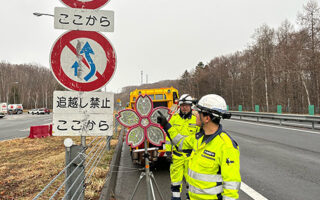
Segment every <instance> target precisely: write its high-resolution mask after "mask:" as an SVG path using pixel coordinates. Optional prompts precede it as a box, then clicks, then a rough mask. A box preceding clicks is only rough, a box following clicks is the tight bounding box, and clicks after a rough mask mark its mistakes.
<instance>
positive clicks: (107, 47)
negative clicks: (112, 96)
mask: <svg viewBox="0 0 320 200" xmlns="http://www.w3.org/2000/svg"><path fill="white" fill-rule="evenodd" d="M76 38H89V39H92V40H94V41H95V42H97V43H98V44H100V46H101V47H102V48H103V50H104V51H105V55H106V58H107V65H106V68H105V70H104V72H103V73H102V74H101V78H98V79H97V80H95V81H92V82H90V83H80V82H76V81H74V80H72V79H71V78H70V77H68V76H67V75H66V74H65V73H64V71H63V70H62V68H61V60H60V58H61V53H62V50H63V49H64V48H65V47H66V45H67V44H68V43H70V41H72V40H74V39H76ZM50 64H51V69H52V72H53V74H54V76H55V78H56V79H57V80H58V81H59V82H60V84H61V85H63V86H64V87H66V88H67V89H71V90H76V91H95V90H98V89H100V88H101V87H103V86H104V85H105V84H106V83H108V81H109V80H110V79H111V78H112V75H113V74H114V71H115V68H116V54H115V52H114V49H113V47H112V45H111V43H110V42H109V41H108V40H107V38H105V37H104V36H103V35H101V34H99V33H97V32H93V31H69V32H66V33H65V34H63V35H62V36H60V38H58V40H57V41H56V42H55V44H54V45H53V47H52V50H51V55H50Z"/></svg>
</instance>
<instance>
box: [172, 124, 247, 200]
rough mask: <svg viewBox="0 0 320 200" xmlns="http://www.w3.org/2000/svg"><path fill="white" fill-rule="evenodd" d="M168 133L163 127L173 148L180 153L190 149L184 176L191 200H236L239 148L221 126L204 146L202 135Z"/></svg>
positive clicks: (201, 133)
mask: <svg viewBox="0 0 320 200" xmlns="http://www.w3.org/2000/svg"><path fill="white" fill-rule="evenodd" d="M170 129H171V128H170V127H169V126H167V127H166V130H167V131H168V132H169V133H170V136H171V137H172V138H173V141H174V142H175V144H176V145H179V146H180V147H181V148H182V149H183V148H186V149H187V148H192V153H191V156H190V157H189V166H188V174H187V175H186V180H187V182H188V183H189V195H190V198H191V200H200V199H228V200H229V199H230V200H233V199H238V198H239V194H238V193H239V189H240V183H241V176H240V151H239V146H238V144H237V143H236V142H235V141H234V140H233V139H232V138H231V137H230V136H229V135H228V134H227V133H226V132H224V131H223V130H222V126H221V125H220V126H219V129H218V131H217V132H216V133H214V134H213V135H211V136H210V137H208V138H207V139H206V141H204V142H202V140H203V136H204V132H203V131H200V132H198V133H197V134H196V135H194V136H189V137H187V138H184V137H180V136H179V134H171V133H172V132H171V131H170Z"/></svg>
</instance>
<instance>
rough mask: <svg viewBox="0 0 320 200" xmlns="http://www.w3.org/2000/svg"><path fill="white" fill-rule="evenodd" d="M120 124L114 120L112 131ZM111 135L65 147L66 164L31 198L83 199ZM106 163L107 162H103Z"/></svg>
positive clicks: (83, 139)
mask: <svg viewBox="0 0 320 200" xmlns="http://www.w3.org/2000/svg"><path fill="white" fill-rule="evenodd" d="M119 126H120V125H119V124H118V122H117V121H116V120H115V126H114V132H117V130H118V127H119ZM111 139H112V136H107V137H93V139H92V140H91V141H90V142H89V143H88V144H85V143H86V138H85V137H82V138H81V141H82V142H81V145H74V144H73V145H71V146H67V147H66V161H65V162H66V166H65V168H64V169H62V170H61V171H60V172H59V173H58V174H57V175H56V176H55V177H54V178H53V179H52V180H50V181H49V183H48V184H47V185H46V186H45V187H44V188H43V189H42V190H41V191H40V192H39V193H38V194H37V195H36V196H35V197H34V198H33V199H34V200H36V199H49V200H51V199H66V200H71V199H72V200H73V199H85V191H86V188H87V187H88V186H90V185H91V184H92V183H93V182H92V180H93V179H92V177H93V174H94V173H95V172H96V169H97V166H98V165H99V164H100V162H101V160H102V158H103V156H106V153H107V152H108V151H110V141H111ZM105 165H107V163H105Z"/></svg>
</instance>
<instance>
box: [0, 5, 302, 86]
mask: <svg viewBox="0 0 320 200" xmlns="http://www.w3.org/2000/svg"><path fill="white" fill-rule="evenodd" d="M306 3H307V0H157V1H156V0H111V1H110V2H109V3H107V4H106V5H105V6H103V7H102V8H101V9H103V10H113V11H114V12H115V31H114V32H113V33H103V34H104V35H105V37H107V38H108V40H109V41H110V42H111V43H112V45H113V47H114V48H115V52H116V55H117V69H116V71H115V73H114V75H113V78H112V79H111V81H110V82H109V83H108V84H107V91H114V92H119V91H120V89H121V88H122V87H124V86H128V85H139V84H140V82H141V78H140V77H141V75H140V71H141V70H143V72H144V78H143V79H144V82H145V79H146V74H148V82H149V83H151V82H156V81H159V80H166V79H177V78H179V77H180V76H181V75H182V73H183V72H184V71H185V70H191V69H192V68H194V67H195V66H196V65H197V63H198V62H200V61H202V62H203V63H208V62H209V61H210V60H211V59H213V58H214V57H216V56H221V55H226V54H229V53H233V52H235V51H237V50H243V49H245V48H246V46H247V45H248V44H249V43H250V41H251V40H252V39H251V37H252V34H253V33H254V31H255V29H256V28H258V27H259V26H261V25H262V24H264V23H266V24H267V25H269V26H270V27H273V28H277V27H279V26H280V24H281V23H282V22H283V21H284V20H285V19H288V20H289V21H290V22H291V23H293V24H294V25H296V18H297V13H298V12H301V11H302V6H303V5H304V4H306ZM54 7H66V6H65V5H64V4H62V3H61V2H60V1H59V0H9V1H6V2H5V3H4V2H3V4H2V6H1V7H0V19H1V21H0V24H1V32H0V35H1V37H0V60H2V61H3V60H5V61H8V62H10V63H12V64H21V63H37V64H40V65H42V66H44V67H47V68H50V65H49V54H50V50H51V48H52V45H53V43H54V42H55V41H56V39H57V38H58V37H59V36H60V35H62V34H63V33H64V32H66V30H58V29H54V26H53V22H54V20H53V17H49V16H42V17H36V16H34V15H32V13H33V12H41V13H50V14H53V12H54Z"/></svg>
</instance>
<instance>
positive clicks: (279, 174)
mask: <svg viewBox="0 0 320 200" xmlns="http://www.w3.org/2000/svg"><path fill="white" fill-rule="evenodd" d="M223 127H224V129H225V130H226V131H227V132H228V133H229V134H230V135H231V136H232V137H233V138H234V139H235V140H236V141H237V142H238V144H239V146H240V152H241V156H240V162H241V176H242V182H243V183H242V185H241V191H240V199H241V200H246V199H256V200H266V199H270V200H271V199H276V200H278V199H279V200H280V199H281V200H301V199H304V200H309V199H310V200H314V199H319V196H320V145H319V144H320V131H319V130H316V131H314V130H310V129H298V128H290V127H283V126H277V125H270V124H257V123H254V122H248V121H237V120H224V121H223ZM139 168H142V167H141V166H140V167H139V166H138V167H137V166H133V165H132V162H131V158H130V155H129V150H128V147H127V145H126V144H124V146H123V151H122V154H121V161H120V168H119V172H118V177H117V184H116V192H115V197H116V199H117V200H125V199H126V200H127V199H129V198H130V196H131V195H132V193H133V190H134V187H135V185H136V183H137V181H138V180H139V176H140V173H141V171H143V170H139ZM152 171H153V173H154V176H155V179H156V181H157V183H158V185H159V187H160V189H161V191H162V194H163V196H164V199H166V200H167V199H170V178H169V165H168V164H167V163H162V164H160V165H158V166H157V167H156V168H155V169H153V170H152ZM182 197H183V199H184V198H185V195H184V194H183V196H182ZM134 199H137V200H138V199H146V185H145V179H143V180H142V183H141V184H140V186H139V188H138V191H137V193H136V195H135V197H134ZM157 199H160V198H159V197H158V198H157Z"/></svg>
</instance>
